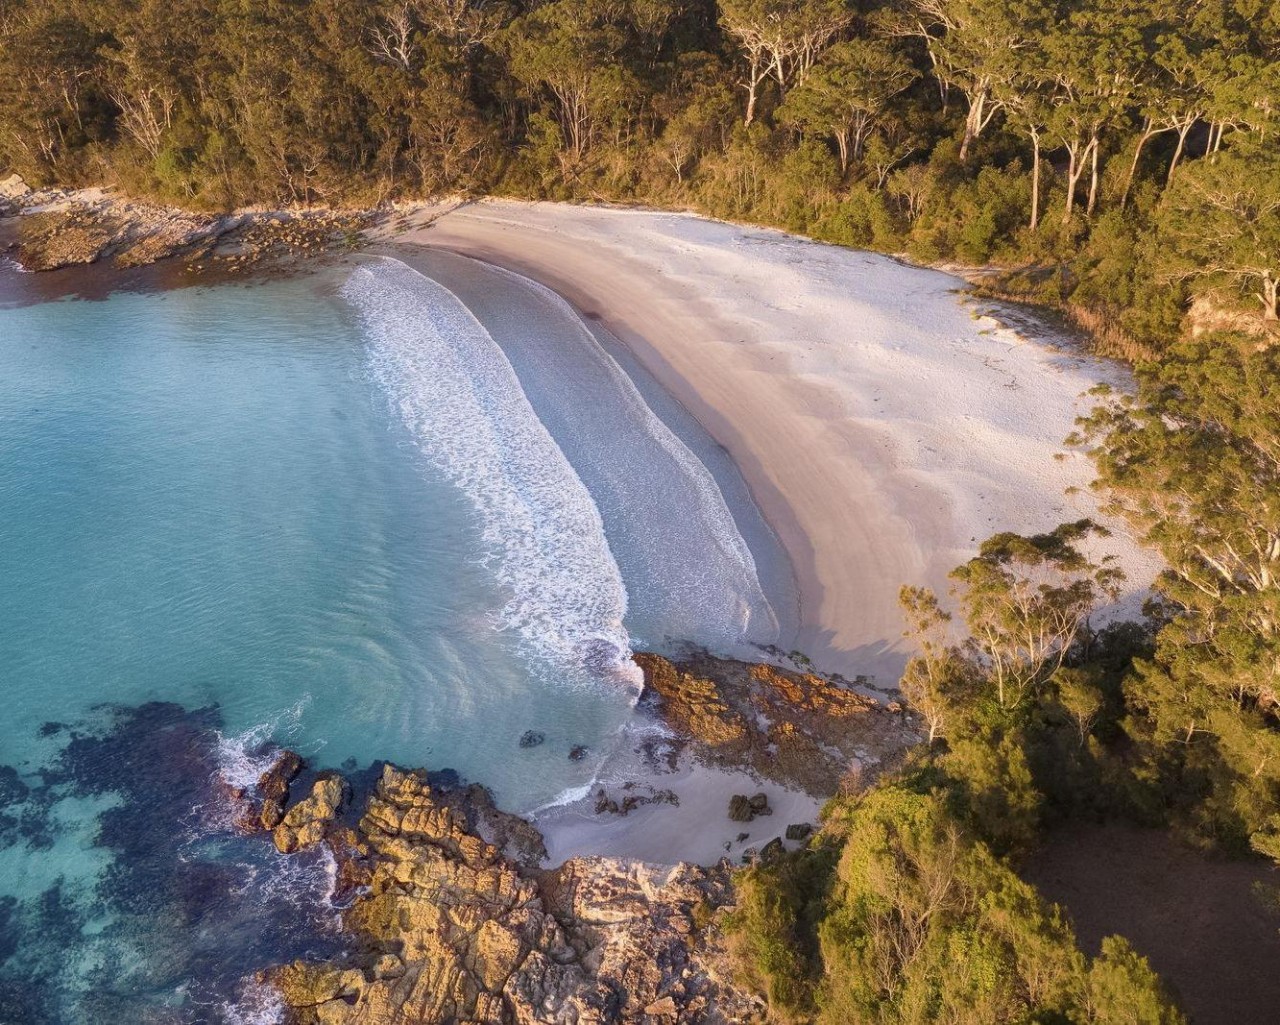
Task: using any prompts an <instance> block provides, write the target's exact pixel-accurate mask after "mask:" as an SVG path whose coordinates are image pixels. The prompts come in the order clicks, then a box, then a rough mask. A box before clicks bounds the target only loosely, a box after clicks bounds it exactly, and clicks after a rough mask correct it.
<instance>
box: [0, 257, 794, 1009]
mask: <svg viewBox="0 0 1280 1025" xmlns="http://www.w3.org/2000/svg"><path fill="white" fill-rule="evenodd" d="M433 261H434V262H433ZM413 262H414V264H415V266H409V265H408V264H407V263H404V262H401V261H399V260H397V259H393V258H389V257H368V258H363V259H361V260H360V261H358V262H354V263H352V264H351V265H349V266H346V267H338V268H330V269H328V270H326V271H325V272H323V273H320V274H316V275H308V276H301V277H295V278H293V279H289V280H277V281H269V282H258V283H254V284H251V285H245V284H244V283H234V282H228V283H222V284H216V285H208V286H202V287H181V288H173V289H140V290H135V291H116V292H112V293H109V294H107V295H105V296H103V297H100V298H98V299H97V300H96V301H86V300H83V299H76V298H63V299H60V300H57V301H36V300H37V299H39V298H40V297H39V296H38V295H36V292H35V288H34V286H33V285H32V284H31V283H29V282H27V281H24V280H23V279H22V278H19V277H17V276H16V275H14V274H13V273H11V272H8V271H5V270H3V269H0V275H5V279H4V281H3V282H0V284H2V285H3V287H2V288H0V688H3V695H4V702H5V714H4V716H3V717H0V767H2V768H0V1023H3V1025H9V1023H16V1022H27V1021H30V1022H67V1023H76V1022H81V1021H86V1022H87V1021H98V1020H103V1019H104V1018H105V1017H106V1016H108V1015H111V1016H115V1017H117V1018H119V1019H120V1020H129V1021H139V1022H143V1021H155V1022H196V1021H210V1022H223V1021H225V1022H234V1021H269V1020H271V1019H272V1010H271V1008H270V1006H269V1005H268V1003H269V1002H264V999H263V997H262V995H261V994H260V993H259V992H258V991H257V990H256V989H255V988H254V986H253V985H252V983H251V976H252V973H253V971H254V970H256V969H258V968H261V967H263V966H264V965H267V964H270V963H273V962H275V961H279V960H284V959H288V958H292V957H296V956H302V955H304V954H314V955H321V954H325V953H332V952H333V951H334V950H335V949H336V948H337V946H338V945H339V944H340V939H339V938H338V937H337V935H336V933H335V932H334V929H333V923H334V921H335V916H336V911H335V909H334V901H335V896H334V894H332V892H331V890H330V884H331V868H332V866H331V865H328V864H326V862H325V859H324V857H323V856H321V855H310V856H304V857H301V858H287V859H286V858H280V857H279V856H277V855H275V854H274V852H273V851H272V850H271V848H270V846H269V844H267V843H266V842H264V841H263V839H262V838H260V837H258V838H251V837H242V836H239V835H238V834H236V833H235V831H234V830H233V829H232V828H231V826H230V821H229V813H228V811H227V800H226V796H225V783H226V782H228V781H229V782H232V783H239V784H241V785H243V784H245V783H250V782H252V779H253V777H254V776H255V774H256V772H257V771H260V768H261V764H262V757H263V756H262V752H263V750H264V749H267V748H269V747H270V746H271V745H284V746H288V747H291V748H293V749H295V750H297V751H299V752H300V753H301V754H303V755H304V756H305V757H306V758H307V759H308V760H309V762H310V763H311V765H313V766H314V767H317V768H323V767H341V768H346V769H348V770H356V769H361V768H363V767H365V766H369V765H371V764H372V763H374V762H376V761H377V760H379V759H387V760H392V761H396V762H399V763H401V764H406V765H413V766H423V767H427V768H430V769H432V770H446V769H448V770H452V771H453V772H455V773H457V774H458V775H459V776H460V777H462V778H464V779H467V780H475V781H480V782H483V783H485V784H486V785H488V786H490V787H491V788H492V789H493V790H494V792H495V795H496V796H497V798H498V800H499V802H500V803H501V804H502V805H503V806H504V807H507V808H509V809H511V810H515V811H521V812H535V811H536V810H537V809H538V808H541V807H543V806H546V805H549V804H552V803H555V802H557V801H562V800H565V799H568V798H569V797H571V796H573V795H575V794H581V793H582V792H583V790H584V788H585V787H587V786H588V785H589V784H590V782H591V781H592V779H593V778H594V777H595V775H596V773H598V772H599V771H600V768H601V766H602V764H603V763H604V762H605V761H606V760H607V759H608V758H609V757H610V756H611V755H612V754H613V753H614V752H616V751H618V750H620V749H622V748H625V747H626V745H627V744H628V743H629V737H630V734H629V730H630V728H631V727H632V725H633V710H632V709H633V704H634V700H635V696H636V693H637V689H638V686H639V679H638V674H637V672H636V670H635V667H634V665H633V664H632V663H631V662H630V661H629V657H628V656H629V653H630V651H631V650H632V649H633V648H635V647H640V646H644V647H662V646H665V645H669V644H678V643H682V642H686V641H692V642H695V643H701V644H706V645H708V646H711V647H713V648H717V649H719V650H723V651H730V652H733V651H738V652H741V651H746V650H750V646H751V645H752V644H767V643H770V642H772V641H773V640H774V639H775V638H776V637H777V635H778V631H779V630H780V629H781V628H783V627H784V626H785V623H786V622H787V620H788V617H790V616H791V615H792V612H791V611H790V608H789V601H790V599H789V597H788V594H789V592H788V590H787V583H786V568H785V565H784V564H783V563H782V561H781V558H780V556H779V553H778V549H777V546H776V542H774V541H773V540H772V538H771V536H770V535H769V532H768V529H767V527H766V526H765V525H764V524H763V521H762V520H760V518H759V515H758V513H756V512H755V511H754V509H753V508H752V506H751V504H750V501H749V496H747V495H746V491H745V487H744V486H743V485H742V483H741V480H740V478H738V477H737V476H736V472H735V471H734V470H733V468H732V466H731V465H730V464H728V462H727V460H725V459H724V457H723V454H722V453H720V452H719V450H718V449H717V448H716V446H715V445H714V443H712V442H711V441H710V439H709V438H707V437H706V436H705V434H703V433H702V432H701V431H700V428H698V426H697V424H696V423H694V422H693V421H692V420H691V419H690V418H689V417H688V416H687V414H684V413H683V411H682V410H680V409H679V408H678V407H677V406H676V405H675V404H674V403H672V402H671V401H670V400H669V399H668V398H666V397H665V396H664V395H662V394H661V392H660V389H657V388H656V386H655V385H654V383H653V382H652V381H650V380H648V379H646V378H644V376H643V374H642V373H641V372H640V371H639V370H638V368H636V367H634V366H631V365H629V364H628V363H627V358H626V355H625V353H623V352H621V351H620V350H618V349H617V348H616V347H615V346H613V345H612V343H611V342H610V340H609V339H608V338H607V337H604V336H603V335H602V334H601V333H600V332H599V331H598V330H595V329H593V327H592V326H591V325H589V324H586V323H584V322H583V321H582V320H580V319H579V318H578V317H577V315H576V313H574V311H573V310H572V309H570V308H569V307H568V306H567V305H566V304H564V303H563V301H561V300H560V299H559V298H558V297H557V296H555V295H554V294H551V293H548V292H546V291H545V290H543V289H541V288H540V287H539V286H536V285H534V284H533V283H532V282H528V281H526V280H524V279H521V278H518V277H516V276H514V275H509V274H507V273H506V272H502V271H497V270H495V269H493V268H486V267H483V266H481V265H476V264H472V263H471V262H470V261H462V260H461V259H460V258H457V257H448V256H445V255H438V256H436V257H432V258H425V257H424V258H422V259H418V260H415V261H413ZM424 271H426V272H427V273H423V272H424ZM530 731H532V733H534V734H535V735H537V737H540V738H541V742H540V743H536V744H534V745H532V746H530V745H528V744H527V743H525V744H522V743H521V741H522V738H524V737H525V736H526V734H528V733H529V732H530ZM576 746H585V747H586V748H587V749H588V752H589V753H588V755H587V757H586V758H584V759H581V760H578V761H574V760H570V759H569V757H568V753H569V751H570V750H571V749H572V748H574V747H576Z"/></svg>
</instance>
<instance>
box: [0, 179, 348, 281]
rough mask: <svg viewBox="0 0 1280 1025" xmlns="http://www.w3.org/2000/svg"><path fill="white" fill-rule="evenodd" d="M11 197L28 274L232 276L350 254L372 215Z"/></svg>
mask: <svg viewBox="0 0 1280 1025" xmlns="http://www.w3.org/2000/svg"><path fill="white" fill-rule="evenodd" d="M0 184H3V185H4V186H5V187H6V188H7V190H8V193H11V195H9V194H8V193H7V194H6V196H4V197H0V199H3V200H5V204H4V208H3V209H0V213H5V212H17V213H18V214H20V215H21V216H19V217H18V218H17V242H16V245H15V247H14V254H13V255H14V256H15V258H16V259H17V261H18V262H19V263H20V264H21V265H22V266H23V267H24V268H26V269H27V270H33V271H42V270H57V269H59V268H62V267H72V266H77V265H83V264H90V263H98V262H101V261H107V260H109V261H110V262H112V263H114V264H115V265H116V266H118V267H139V266H143V265H145V264H151V263H155V262H157V261H160V260H164V259H168V258H170V257H182V258H185V260H186V261H187V265H188V269H191V270H206V269H214V268H217V269H220V270H222V271H224V272H230V273H234V272H236V271H239V270H243V269H247V268H248V267H251V266H257V265H259V264H261V263H263V262H269V261H271V260H272V259H274V258H290V257H295V256H299V255H311V254H315V253H319V252H324V251H326V250H330V249H335V248H336V249H348V248H351V247H352V245H354V244H356V242H357V240H358V238H359V233H360V231H361V229H362V228H363V227H365V226H366V225H367V223H368V221H369V218H368V216H367V215H363V214H346V213H337V212H331V211H318V210H306V211H289V212H283V211H280V212H274V213H260V212H247V213H239V214H227V215H214V214H201V213H192V212H190V211H185V210H176V209H170V208H165V207H156V206H151V205H149V204H146V203H136V202H132V201H130V200H128V199H125V198H122V197H118V196H115V195H113V194H111V193H108V192H106V191H104V190H102V189H86V190H82V191H79V192H61V191H47V192H31V191H30V190H27V191H25V192H24V191H22V188H25V186H21V187H20V186H19V185H18V184H14V185H10V182H9V181H6V182H5V183H0Z"/></svg>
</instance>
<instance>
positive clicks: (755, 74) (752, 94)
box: [743, 56, 767, 128]
mask: <svg viewBox="0 0 1280 1025" xmlns="http://www.w3.org/2000/svg"><path fill="white" fill-rule="evenodd" d="M766 73H767V72H765V71H761V70H760V58H759V57H758V56H753V57H752V58H751V72H750V77H749V78H748V79H747V83H746V89H747V119H746V121H744V122H743V124H744V125H746V126H747V127H748V128H749V127H751V123H752V122H753V121H754V120H755V119H756V100H757V99H758V98H759V95H760V83H761V82H762V81H764V77H765V74H766Z"/></svg>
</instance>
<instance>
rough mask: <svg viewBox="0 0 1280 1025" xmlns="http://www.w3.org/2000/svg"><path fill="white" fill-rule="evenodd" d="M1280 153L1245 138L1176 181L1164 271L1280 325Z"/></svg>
mask: <svg viewBox="0 0 1280 1025" xmlns="http://www.w3.org/2000/svg"><path fill="white" fill-rule="evenodd" d="M1277 182H1280V155H1278V154H1277V153H1276V150H1275V145H1274V141H1272V142H1271V143H1270V144H1267V142H1266V141H1265V140H1263V139H1261V138H1259V139H1248V138H1246V139H1242V140H1240V142H1239V143H1238V144H1237V145H1234V146H1232V147H1230V148H1229V149H1228V150H1227V151H1225V152H1223V153H1220V154H1216V155H1215V157H1214V159H1212V160H1202V161H1198V162H1197V163H1196V165H1195V166H1193V167H1188V168H1187V169H1186V170H1185V172H1184V173H1183V174H1181V175H1179V176H1178V179H1177V180H1176V181H1175V182H1174V185H1173V188H1172V189H1171V191H1170V193H1169V195H1168V198H1167V200H1166V202H1165V204H1164V205H1163V207H1162V209H1161V211H1160V226H1159V227H1160V236H1161V238H1162V239H1163V240H1164V241H1165V242H1166V243H1167V245H1165V246H1162V247H1161V249H1160V253H1161V261H1160V273H1161V275H1162V276H1163V277H1164V278H1165V279H1167V280H1172V281H1185V282H1190V283H1192V284H1193V285H1194V286H1195V287H1197V288H1199V289H1201V290H1202V291H1208V292H1210V293H1214V294H1217V295H1218V296H1220V297H1223V296H1225V297H1226V298H1228V299H1231V300H1234V299H1237V298H1239V297H1240V296H1242V295H1243V296H1247V297H1249V298H1251V299H1252V300H1253V301H1254V302H1255V303H1256V304H1257V305H1256V306H1255V308H1256V309H1258V310H1259V312H1260V314H1261V316H1262V318H1263V320H1265V321H1268V322H1275V321H1277V320H1280V191H1277V187H1276V183H1277Z"/></svg>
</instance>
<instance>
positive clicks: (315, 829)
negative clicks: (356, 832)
mask: <svg viewBox="0 0 1280 1025" xmlns="http://www.w3.org/2000/svg"><path fill="white" fill-rule="evenodd" d="M345 789H346V783H345V782H344V781H343V779H342V777H341V776H338V775H333V774H330V775H324V776H321V777H320V778H319V779H318V780H316V781H315V784H314V785H313V786H312V787H311V793H310V794H309V795H307V796H306V797H305V798H303V799H302V800H301V801H299V802H298V803H297V804H295V805H294V806H293V807H292V808H290V809H289V810H288V811H287V812H285V814H284V818H283V819H281V820H280V824H279V825H278V826H276V827H275V829H273V830H272V831H271V839H272V841H273V842H274V843H275V845H276V850H278V851H279V852H280V853H281V854H292V853H293V852H294V851H300V850H303V849H305V848H307V847H314V846H315V845H316V844H318V843H319V842H320V841H321V840H323V839H324V836H325V832H326V831H327V830H328V829H329V827H330V826H331V825H332V823H333V820H334V819H335V818H336V817H337V814H338V809H339V808H340V807H341V806H342V798H343V795H344V792H345Z"/></svg>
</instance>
